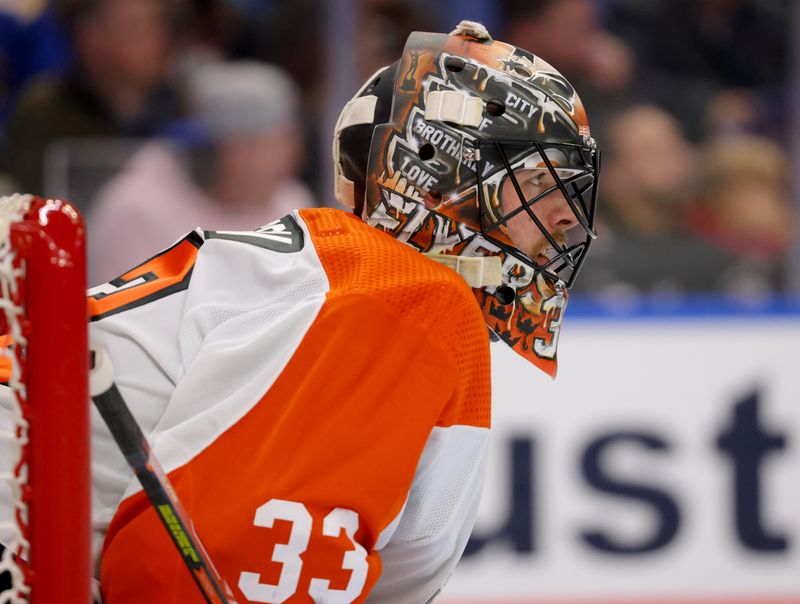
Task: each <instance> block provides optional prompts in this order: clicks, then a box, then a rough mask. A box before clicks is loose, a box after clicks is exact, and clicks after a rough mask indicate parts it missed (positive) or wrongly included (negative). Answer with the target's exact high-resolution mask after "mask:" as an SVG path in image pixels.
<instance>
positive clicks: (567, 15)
mask: <svg viewBox="0 0 800 604" xmlns="http://www.w3.org/2000/svg"><path fill="white" fill-rule="evenodd" d="M503 7H504V13H505V20H506V27H505V32H504V33H503V35H502V36H499V37H500V39H502V40H507V41H508V42H509V43H510V44H513V45H515V46H520V47H522V48H530V50H531V52H533V53H535V54H536V55H538V56H541V57H547V62H548V63H550V64H551V65H553V67H555V68H556V69H558V70H559V71H560V72H561V73H563V74H564V75H565V76H566V77H567V79H569V81H570V83H572V85H573V86H575V89H576V90H580V91H581V100H582V101H583V103H584V105H585V106H586V107H591V111H592V112H591V115H590V116H589V117H590V118H591V121H592V128H593V129H600V128H602V125H603V123H604V122H605V120H606V119H607V117H608V116H609V115H610V114H612V113H613V112H614V111H615V109H616V107H618V106H619V104H620V102H622V100H623V99H625V98H626V95H627V93H628V89H629V87H630V85H631V82H632V76H633V69H634V59H633V54H632V53H631V51H630V49H629V47H628V46H627V44H626V43H625V42H623V41H622V40H621V39H620V38H618V37H616V36H614V35H611V34H610V33H609V32H607V31H605V30H604V29H603V28H602V27H601V14H600V13H599V9H598V3H597V2H595V1H594V0H504V2H503ZM567 32H568V33H567Z"/></svg>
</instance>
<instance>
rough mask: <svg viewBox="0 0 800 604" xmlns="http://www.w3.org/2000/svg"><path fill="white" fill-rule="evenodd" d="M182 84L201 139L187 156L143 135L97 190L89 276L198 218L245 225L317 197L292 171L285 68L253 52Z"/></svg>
mask: <svg viewBox="0 0 800 604" xmlns="http://www.w3.org/2000/svg"><path fill="white" fill-rule="evenodd" d="M187 90H188V95H187V96H188V100H189V105H190V111H191V113H192V116H193V117H194V120H195V121H196V123H197V125H198V126H199V127H200V131H201V135H202V136H201V137H200V139H201V140H200V142H195V144H194V145H193V147H192V148H191V150H190V151H189V153H188V161H187V162H185V164H188V165H185V164H182V162H181V161H180V157H179V156H178V155H176V154H175V153H174V151H173V149H171V148H170V146H168V145H167V144H165V143H157V142H153V143H151V144H149V145H147V146H146V147H144V148H143V149H142V150H141V151H140V152H139V153H138V154H137V155H136V156H135V157H134V158H133V159H132V160H131V162H130V163H129V164H128V165H127V167H126V168H125V169H124V170H123V172H122V173H121V174H120V175H119V176H118V177H117V178H116V179H115V180H113V181H112V182H111V183H109V185H108V186H107V187H106V188H105V189H104V190H103V191H102V192H101V193H100V195H99V197H98V199H97V200H96V201H95V203H94V205H93V208H92V211H91V213H90V214H89V216H88V224H89V275H90V277H89V278H90V283H92V284H96V283H101V282H103V281H106V280H109V279H112V278H113V277H115V276H117V275H118V274H120V273H122V272H124V271H125V270H127V269H129V268H132V267H133V264H134V263H135V262H138V261H140V260H141V259H142V258H145V257H147V256H149V255H153V254H155V253H156V252H158V251H159V250H160V249H162V248H164V247H166V246H168V245H169V244H171V243H172V242H173V241H174V240H176V239H177V238H179V237H180V236H182V235H183V234H185V233H186V232H188V231H190V230H192V229H193V228H195V227H197V226H198V225H199V226H202V227H203V228H207V229H216V230H252V229H255V228H258V227H259V226H261V225H263V224H266V223H268V222H270V221H272V220H274V219H277V218H280V217H281V216H283V215H285V214H287V213H288V212H289V211H291V210H292V209H295V208H299V207H308V206H312V205H314V200H313V198H312V196H311V193H310V192H309V190H308V189H307V188H306V187H305V185H303V184H301V183H300V182H299V181H298V180H297V178H296V177H297V174H298V172H299V170H300V168H301V164H302V140H301V137H300V135H299V125H298V120H297V116H298V112H299V95H298V93H297V90H296V88H295V85H294V84H293V82H292V81H291V80H290V79H289V77H288V76H287V75H286V74H285V73H284V72H283V71H281V70H280V69H278V68H277V67H273V66H267V65H263V64H259V63H255V62H237V63H215V64H209V65H205V66H201V67H199V68H197V69H196V70H195V71H194V72H192V73H191V74H190V75H189V77H188V82H187Z"/></svg>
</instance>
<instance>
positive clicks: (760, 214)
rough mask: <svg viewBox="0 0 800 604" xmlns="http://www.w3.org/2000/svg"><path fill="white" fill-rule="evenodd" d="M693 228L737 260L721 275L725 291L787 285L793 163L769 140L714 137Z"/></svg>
mask: <svg viewBox="0 0 800 604" xmlns="http://www.w3.org/2000/svg"><path fill="white" fill-rule="evenodd" d="M688 224H689V227H690V230H691V231H692V232H693V233H695V234H696V235H698V236H699V237H700V238H702V239H703V240H704V241H706V242H708V243H709V244H711V245H712V246H714V247H715V248H717V249H720V250H723V251H724V252H726V253H728V254H730V255H731V256H733V257H734V258H735V259H736V264H735V266H734V268H733V270H729V271H728V272H726V274H725V275H723V282H722V283H721V285H722V287H723V288H724V290H725V291H728V292H734V293H738V294H747V295H753V294H768V293H771V292H775V291H780V290H781V289H782V288H783V285H784V284H783V269H784V268H785V267H784V266H783V263H784V260H785V258H786V255H787V253H788V252H789V249H790V246H791V236H792V225H793V224H794V221H793V216H792V203H791V197H790V188H789V162H788V158H787V157H786V155H785V153H784V152H783V150H782V149H781V148H780V147H779V146H778V145H776V144H775V143H774V142H772V141H770V140H769V139H765V138H761V137H755V136H743V135H738V136H728V137H722V138H720V139H717V140H715V141H713V142H712V143H711V144H710V145H708V147H707V148H705V149H704V150H703V155H702V158H701V161H700V178H699V182H698V197H697V200H696V203H695V204H694V206H693V207H692V210H691V212H690V213H689V217H688Z"/></svg>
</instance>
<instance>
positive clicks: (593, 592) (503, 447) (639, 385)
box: [441, 316, 800, 604]
mask: <svg viewBox="0 0 800 604" xmlns="http://www.w3.org/2000/svg"><path fill="white" fill-rule="evenodd" d="M492 353H493V380H494V385H493V388H494V409H493V432H494V435H493V445H492V446H493V448H492V454H491V465H490V475H489V480H488V483H487V486H486V490H485V493H484V498H483V501H482V504H481V511H480V514H479V519H478V523H477V525H476V528H475V531H474V534H473V540H472V541H471V544H470V546H469V548H468V549H469V550H470V553H469V554H468V555H467V556H465V558H464V559H463V560H462V561H461V563H460V565H459V567H458V568H457V570H456V572H455V574H454V576H453V578H452V580H451V581H450V584H449V585H448V587H447V589H446V590H445V593H444V594H443V596H442V597H441V602H443V603H444V604H466V603H470V604H471V603H477V602H491V603H498V604H523V603H534V602H535V603H538V604H544V603H548V604H549V603H571V604H577V603H580V604H592V603H604V604H610V603H612V602H613V603H628V604H633V603H636V604H645V603H647V604H653V603H663V604H667V603H669V604H688V603H693V604H694V603H697V604H699V603H703V604H711V603H713V604H723V603H725V604H745V603H750V604H756V603H757V604H778V603H780V604H790V603H792V604H800V316H798V317H788V318H787V317H783V318H776V317H772V318H770V317H760V318H759V317H756V318H746V319H743V318H738V319H734V318H728V319H725V318H716V319H703V320H699V319H695V318H691V317H689V318H681V319H679V320H633V321H627V322H626V321H619V320H614V321H587V320H583V321H578V322H573V323H572V324H570V323H569V322H568V321H567V322H566V324H565V327H564V329H563V332H562V336H561V342H560V344H559V376H558V379H557V380H555V381H551V380H550V379H549V378H547V377H546V376H545V375H544V374H542V373H541V372H538V371H536V370H534V369H533V368H532V367H531V366H530V365H528V364H527V363H526V362H525V361H524V360H522V359H521V358H518V357H517V356H516V355H515V354H514V353H512V352H511V351H510V349H508V348H507V347H505V346H503V345H502V344H495V345H493V347H492Z"/></svg>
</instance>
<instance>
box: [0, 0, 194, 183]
mask: <svg viewBox="0 0 800 604" xmlns="http://www.w3.org/2000/svg"><path fill="white" fill-rule="evenodd" d="M169 6H170V5H169V0H137V1H136V2H130V1H129V0H61V1H60V2H59V3H58V10H59V13H60V15H61V16H62V17H63V21H64V24H65V27H66V31H67V34H68V37H69V39H70V41H71V43H72V46H73V50H74V54H75V63H74V65H73V67H72V68H71V70H70V71H69V72H68V74H67V75H65V76H64V77H57V78H48V79H43V80H41V81H35V82H33V83H32V84H31V85H30V86H29V87H28V88H27V89H26V90H25V91H24V92H23V94H22V96H21V98H20V99H19V102H18V104H17V106H16V108H15V110H14V111H13V113H12V115H11V117H10V119H9V122H8V127H7V132H6V137H5V141H4V144H3V148H2V152H0V161H1V162H2V168H3V169H4V170H6V171H8V172H9V173H10V174H11V176H12V177H13V178H14V179H15V180H16V182H17V185H18V187H19V189H20V190H24V191H25V192H28V193H37V194H45V193H49V191H45V187H44V183H43V165H44V161H45V155H46V152H47V148H48V146H49V145H50V144H51V143H52V142H53V141H56V140H59V139H63V138H72V137H108V136H150V135H153V134H155V133H156V132H158V131H159V129H160V127H161V125H162V124H163V123H164V122H165V121H166V120H169V119H172V118H174V117H175V116H177V115H178V114H179V107H180V103H179V100H178V97H177V95H176V94H175V92H174V91H173V90H172V88H171V87H170V86H169V85H167V84H166V82H165V77H166V73H167V68H168V66H169V59H170V19H169V13H168V7H169Z"/></svg>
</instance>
